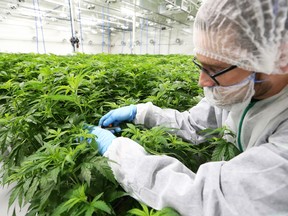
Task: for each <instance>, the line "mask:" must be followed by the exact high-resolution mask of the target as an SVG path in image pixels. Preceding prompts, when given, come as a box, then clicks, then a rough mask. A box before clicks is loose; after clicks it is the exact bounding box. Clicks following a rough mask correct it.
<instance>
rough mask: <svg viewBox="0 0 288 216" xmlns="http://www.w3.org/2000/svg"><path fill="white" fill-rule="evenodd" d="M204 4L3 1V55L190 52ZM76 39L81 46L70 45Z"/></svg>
mask: <svg viewBox="0 0 288 216" xmlns="http://www.w3.org/2000/svg"><path fill="white" fill-rule="evenodd" d="M200 4H201V1H200V0H1V1H0V52H21V53H27V52H35V53H54V54H64V55H65V54H70V53H73V52H81V53H89V54H96V53H112V54H120V53H121V54H191V53H192V52H193V45H192V24H193V20H194V17H195V14H196V12H197V9H198V8H199V6H200ZM72 37H77V38H78V39H79V46H77V45H75V46H74V47H73V46H71V43H70V39H71V38H72Z"/></svg>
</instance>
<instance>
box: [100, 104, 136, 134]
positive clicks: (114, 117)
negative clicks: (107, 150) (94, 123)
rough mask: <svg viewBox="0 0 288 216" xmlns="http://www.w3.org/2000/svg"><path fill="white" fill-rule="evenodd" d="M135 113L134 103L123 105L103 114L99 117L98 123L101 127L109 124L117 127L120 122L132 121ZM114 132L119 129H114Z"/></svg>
mask: <svg viewBox="0 0 288 216" xmlns="http://www.w3.org/2000/svg"><path fill="white" fill-rule="evenodd" d="M136 113H137V108H136V106H135V105H130V106H124V107H121V108H118V109H114V110H111V111H110V112H108V113H107V114H105V115H104V116H103V117H102V118H101V119H100V121H99V125H100V126H103V127H108V126H109V125H111V124H112V125H113V126H114V127H115V126H116V127H117V126H119V124H120V123H121V122H124V121H127V122H131V121H133V120H134V119H135V117H136ZM119 129H120V128H119ZM120 130H121V129H120ZM116 132H119V130H116Z"/></svg>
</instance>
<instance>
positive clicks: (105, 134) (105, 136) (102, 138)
mask: <svg viewBox="0 0 288 216" xmlns="http://www.w3.org/2000/svg"><path fill="white" fill-rule="evenodd" d="M89 129H90V128H89ZM89 133H91V134H94V135H96V136H97V138H96V142H97V145H98V150H99V153H100V154H101V155H103V154H104V153H105V152H106V151H107V149H108V147H109V146H110V145H111V143H112V141H113V140H114V139H115V138H116V136H114V134H113V133H111V132H110V131H108V130H105V129H102V128H100V127H92V128H91V129H90V131H89Z"/></svg>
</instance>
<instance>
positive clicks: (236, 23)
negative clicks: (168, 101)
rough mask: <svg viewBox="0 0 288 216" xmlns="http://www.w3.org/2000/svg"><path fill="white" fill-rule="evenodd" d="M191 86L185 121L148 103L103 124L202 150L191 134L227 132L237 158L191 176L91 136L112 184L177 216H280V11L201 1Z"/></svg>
mask: <svg viewBox="0 0 288 216" xmlns="http://www.w3.org/2000/svg"><path fill="white" fill-rule="evenodd" d="M193 31H194V32H193V40H194V45H195V53H196V58H195V59H194V63H195V64H196V65H197V66H198V67H199V68H200V69H201V72H200V77H199V85H200V86H202V87H204V94H205V97H204V98H203V99H202V100H201V101H200V103H199V104H198V105H196V106H195V107H193V108H191V109H190V110H188V111H185V112H179V111H177V110H173V109H161V108H159V107H157V106H155V105H153V104H152V103H146V104H138V105H130V106H126V107H122V108H119V109H115V110H112V111H110V112H109V113H107V114H106V115H104V116H103V117H102V118H101V119H100V122H99V124H100V125H101V126H108V125H110V124H113V125H114V126H117V125H119V123H121V122H125V121H126V122H133V123H135V124H143V125H145V126H146V127H153V126H157V125H164V126H166V127H171V128H177V129H178V130H177V135H178V136H180V137H182V138H183V139H185V140H187V141H191V142H193V143H194V142H196V143H201V142H202V141H203V137H201V136H200V135H198V134H197V132H198V131H200V130H202V129H206V128H218V127H222V126H224V125H225V126H227V127H228V128H230V129H231V130H232V131H234V132H235V133H236V134H237V137H236V138H237V139H236V140H235V145H237V147H238V148H239V149H240V150H242V151H243V152H242V153H241V154H240V155H238V156H237V157H235V158H233V159H232V160H230V161H221V162H210V163H206V164H203V165H201V166H200V168H199V170H198V171H197V173H193V172H192V171H191V170H189V169H188V168H186V167H185V166H184V165H183V164H182V163H180V162H179V161H178V160H176V159H174V158H172V157H169V156H163V155H161V156H159V155H150V154H148V153H147V152H146V151H145V150H144V149H143V148H142V147H141V146H140V145H139V144H137V143H136V142H134V141H132V140H130V139H128V138H124V137H117V138H116V137H115V136H114V135H113V134H112V133H111V132H109V131H108V130H105V129H101V128H99V127H92V128H91V131H90V132H91V133H93V134H95V135H96V136H97V139H96V141H97V143H98V145H99V150H100V153H101V154H103V155H104V156H106V157H108V158H109V159H111V160H112V161H116V163H114V162H113V163H110V166H111V168H112V170H113V173H114V175H115V178H116V179H117V181H118V182H119V183H120V184H121V185H122V186H123V188H124V189H125V190H126V191H127V192H128V193H129V194H130V195H131V196H132V197H134V198H136V199H137V200H139V201H141V202H144V203H145V204H147V205H149V206H151V207H153V208H155V209H161V208H163V207H172V208H174V209H175V210H177V211H178V212H179V213H180V214H181V215H183V216H190V215H191V216H192V215H193V216H198V215H209V216H210V215H221V216H224V215H227V216H233V215H245V216H246V215H253V216H257V215H259V216H260V215H261V216H263V215H288V180H287V179H288V98H287V96H288V86H287V84H288V1H287V0H253V1H251V0H205V1H203V4H202V5H201V7H200V9H199V11H198V13H197V16H196V19H195V23H194V28H193Z"/></svg>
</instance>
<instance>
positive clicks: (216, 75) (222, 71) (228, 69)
mask: <svg viewBox="0 0 288 216" xmlns="http://www.w3.org/2000/svg"><path fill="white" fill-rule="evenodd" d="M193 63H194V64H195V65H196V66H197V67H198V68H199V69H200V70H201V71H203V72H204V73H206V74H207V75H208V76H209V77H210V78H211V79H212V80H213V81H214V82H215V83H216V85H218V86H219V85H220V83H219V82H218V81H217V79H216V77H218V76H220V75H222V74H225V73H227V72H229V71H231V70H233V69H235V68H237V66H236V65H231V66H229V67H227V68H225V69H223V70H220V71H216V72H212V73H213V74H211V72H209V70H207V69H206V68H204V67H203V66H202V65H201V63H200V62H198V61H197V59H196V57H194V58H193Z"/></svg>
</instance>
